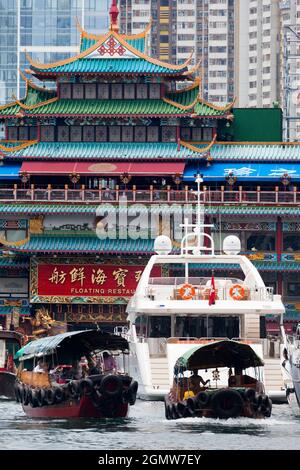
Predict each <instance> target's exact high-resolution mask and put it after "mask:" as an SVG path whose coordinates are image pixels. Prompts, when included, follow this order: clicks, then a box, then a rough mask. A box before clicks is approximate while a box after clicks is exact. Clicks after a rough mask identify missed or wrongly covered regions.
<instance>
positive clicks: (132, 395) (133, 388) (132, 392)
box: [128, 380, 139, 406]
mask: <svg viewBox="0 0 300 470" xmlns="http://www.w3.org/2000/svg"><path fill="white" fill-rule="evenodd" d="M138 388H139V384H138V383H137V382H136V381H135V380H134V381H133V382H132V383H131V384H130V385H129V388H128V403H129V405H131V406H133V405H134V404H135V402H136V394H137V391H138Z"/></svg>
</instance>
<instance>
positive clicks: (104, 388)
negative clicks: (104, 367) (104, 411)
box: [100, 374, 123, 398]
mask: <svg viewBox="0 0 300 470" xmlns="http://www.w3.org/2000/svg"><path fill="white" fill-rule="evenodd" d="M113 383H114V384H115V388H114V390H109V389H108V385H109V384H113ZM122 388H123V382H122V379H121V378H120V377H118V376H117V375H111V374H110V375H106V376H105V377H104V378H103V380H102V382H101V385H100V392H101V394H102V395H103V396H105V397H107V398H116V397H118V396H120V395H121V393H122Z"/></svg>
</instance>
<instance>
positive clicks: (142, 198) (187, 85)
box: [0, 1, 300, 332]
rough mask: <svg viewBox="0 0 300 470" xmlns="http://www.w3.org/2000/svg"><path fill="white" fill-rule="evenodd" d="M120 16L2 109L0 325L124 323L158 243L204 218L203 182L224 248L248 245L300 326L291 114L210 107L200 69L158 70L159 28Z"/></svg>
mask: <svg viewBox="0 0 300 470" xmlns="http://www.w3.org/2000/svg"><path fill="white" fill-rule="evenodd" d="M110 14H111V29H110V30H109V31H108V32H107V34H105V35H101V36H96V35H91V34H89V33H88V32H86V31H84V30H83V29H81V43H80V52H79V54H77V55H75V56H74V57H72V58H69V59H66V60H63V61H60V62H56V63H53V64H40V63H35V62H33V61H32V60H31V59H30V58H29V59H30V68H29V69H28V70H26V71H25V73H23V72H20V73H21V75H22V78H23V79H24V80H25V83H26V95H25V97H24V98H23V99H21V100H15V101H13V102H12V103H9V104H7V105H5V106H1V107H0V120H1V121H2V122H4V124H5V129H6V138H5V141H1V142H0V156H1V166H0V225H1V229H0V230H1V234H0V235H1V237H0V241H1V257H0V322H1V323H2V324H3V325H4V324H5V322H11V321H12V318H13V321H16V322H18V319H17V320H15V317H16V318H18V317H19V316H21V317H28V316H34V315H35V313H36V311H37V310H39V309H41V308H44V309H45V310H47V311H48V312H49V314H50V315H51V316H52V318H54V319H56V320H60V321H65V322H67V324H68V325H69V328H70V329H72V328H77V327H83V326H87V327H88V326H89V325H90V324H95V323H98V324H100V325H102V326H105V327H109V328H113V327H114V326H116V325H124V324H126V314H125V309H126V304H127V302H128V300H129V298H130V297H131V295H132V293H133V292H134V290H135V287H136V285H137V282H138V280H139V278H140V276H141V273H142V271H143V268H144V266H145V264H146V262H147V260H148V257H149V256H150V255H151V254H152V253H153V240H154V238H155V236H156V235H157V234H159V233H167V234H170V233H171V235H172V236H173V238H176V237H175V231H176V228H175V226H176V223H175V222H177V221H178V220H180V221H181V219H180V218H182V216H183V214H187V215H190V216H191V214H192V212H193V207H192V206H193V205H194V204H195V203H196V200H195V195H194V194H193V192H192V191H191V189H193V188H194V175H195V174H196V173H201V174H203V177H204V188H203V190H204V195H203V197H204V202H205V218H206V220H207V222H209V223H211V224H214V229H213V230H214V232H215V241H216V246H217V249H220V247H221V245H222V240H223V239H224V237H226V236H227V235H228V234H235V235H238V236H239V237H240V238H241V242H242V251H243V252H244V253H246V254H247V255H248V256H249V258H250V259H251V260H252V261H253V263H254V264H255V265H256V266H257V268H258V269H259V270H260V272H261V274H262V276H263V278H264V280H265V282H266V284H267V285H269V286H273V287H274V289H275V291H276V292H278V293H280V294H283V296H284V302H285V304H286V307H287V310H286V317H285V321H286V324H287V325H289V324H292V323H293V322H295V321H297V320H299V317H300V274H299V269H300V241H299V227H300V207H299V203H300V192H299V189H298V182H299V179H300V163H299V162H300V147H299V145H298V144H297V143H292V144H288V143H283V142H281V110H280V109H279V108H274V109H262V110H255V109H245V110H242V109H235V108H234V103H231V104H228V105H227V106H225V107H223V108H221V107H217V106H214V105H212V104H210V103H208V102H206V101H205V100H204V99H202V98H201V96H200V94H199V90H200V78H199V73H200V72H199V67H198V66H194V67H190V61H191V57H190V58H188V59H187V60H186V62H184V63H182V64H180V65H170V64H167V63H165V62H161V61H160V60H157V59H153V58H151V57H150V56H149V55H148V52H147V44H148V35H149V32H150V27H151V26H150V25H149V27H148V28H147V29H146V30H145V31H144V32H143V33H141V34H138V35H123V34H120V33H119V31H118V26H117V17H118V10H117V8H116V7H115V2H114V1H113V5H112V8H111V12H110ZM78 27H80V26H78ZM33 79H38V80H39V81H40V82H41V85H39V86H37V85H36V80H35V81H33ZM43 82H52V83H53V84H54V85H55V87H54V88H49V89H48V88H46V87H45V86H43ZM184 211H185V212H184ZM165 213H168V214H169V213H170V217H169V218H168V220H167V221H166V220H165V218H164V214H165ZM137 218H138V222H137ZM150 218H151V221H150ZM107 219H108V223H106V222H107ZM131 222H132V224H131ZM150 222H151V223H150ZM132 226H134V228H135V229H134V230H133V232H134V233H129V232H130V231H129V228H128V227H132ZM107 227H108V228H109V230H108V236H107V237H105V236H103V233H104V232H105V229H106V228H107ZM177 247H178V243H177V242H176V240H175V242H174V249H175V250H176V249H177ZM225 268H226V270H228V266H227V267H225V266H224V270H225ZM235 271H236V267H235V266H234V265H232V266H230V272H231V273H234V272H235ZM161 274H162V275H163V273H157V275H161ZM178 274H180V273H179V272H178V273H177V272H176V267H175V268H174V276H176V275H178ZM208 274H209V272H208ZM268 328H269V331H270V332H271V331H273V330H274V325H273V323H272V319H269V322H268ZM274 331H275V330H274Z"/></svg>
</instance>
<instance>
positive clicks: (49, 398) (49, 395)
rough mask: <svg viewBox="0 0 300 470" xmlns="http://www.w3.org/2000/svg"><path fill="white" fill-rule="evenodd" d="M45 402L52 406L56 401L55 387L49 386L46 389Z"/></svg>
mask: <svg viewBox="0 0 300 470" xmlns="http://www.w3.org/2000/svg"><path fill="white" fill-rule="evenodd" d="M45 403H46V404H47V405H50V406H51V405H54V404H55V403H56V397H55V391H54V389H53V388H47V389H46V390H45Z"/></svg>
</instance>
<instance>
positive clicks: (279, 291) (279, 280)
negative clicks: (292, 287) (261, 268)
mask: <svg viewBox="0 0 300 470" xmlns="http://www.w3.org/2000/svg"><path fill="white" fill-rule="evenodd" d="M277 294H279V295H282V294H283V278H282V273H278V274H277Z"/></svg>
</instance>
